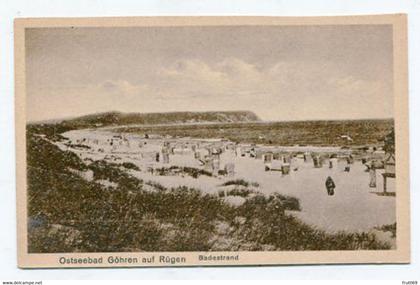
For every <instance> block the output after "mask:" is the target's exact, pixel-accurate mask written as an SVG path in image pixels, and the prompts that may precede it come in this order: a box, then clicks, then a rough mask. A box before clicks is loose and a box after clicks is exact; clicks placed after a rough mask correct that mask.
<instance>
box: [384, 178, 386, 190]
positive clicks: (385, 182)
mask: <svg viewBox="0 0 420 285" xmlns="http://www.w3.org/2000/svg"><path fill="white" fill-rule="evenodd" d="M384 193H386V175H384Z"/></svg>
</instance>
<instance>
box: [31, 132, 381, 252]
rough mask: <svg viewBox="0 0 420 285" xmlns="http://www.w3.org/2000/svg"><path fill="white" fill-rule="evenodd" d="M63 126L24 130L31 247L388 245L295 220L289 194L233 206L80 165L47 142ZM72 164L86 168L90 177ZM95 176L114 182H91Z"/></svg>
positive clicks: (111, 166)
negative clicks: (109, 184) (91, 175)
mask: <svg viewBox="0 0 420 285" xmlns="http://www.w3.org/2000/svg"><path fill="white" fill-rule="evenodd" d="M65 129H66V128H63V127H62V126H59V125H57V126H54V127H50V126H48V127H44V128H43V127H39V126H32V127H31V128H28V133H27V155H28V157H27V161H28V241H29V248H28V250H29V252H31V253H35V252H37V253H46V252H116V251H216V250H352V249H388V248H389V245H388V244H385V243H383V242H380V241H378V240H377V239H376V237H375V235H372V234H367V233H344V232H342V233H338V234H327V233H325V232H323V231H320V230H317V229H314V228H313V227H310V226H308V225H306V224H303V223H302V222H300V221H299V220H298V219H297V218H295V217H293V216H291V215H288V214H287V211H297V210H299V209H300V206H299V201H298V200H297V199H295V198H292V197H285V196H282V195H280V194H276V195H270V196H264V195H261V194H258V193H254V192H253V193H252V194H253V195H248V197H246V201H245V202H244V203H243V204H242V205H240V206H233V205H231V204H229V203H228V202H226V201H225V198H223V197H218V196H217V195H216V194H215V195H210V194H203V193H202V192H201V191H199V190H197V189H190V188H186V187H178V188H172V189H167V188H165V187H163V186H161V185H159V184H157V183H153V182H144V181H142V180H139V179H137V178H135V177H133V176H131V175H130V174H129V173H128V171H127V169H134V167H133V165H130V164H126V165H124V164H116V163H109V162H106V161H96V162H93V163H91V164H89V165H85V164H84V163H83V162H82V161H81V159H80V158H79V157H78V156H77V155H76V154H74V153H72V152H67V151H61V150H60V149H59V148H58V147H56V146H55V145H54V144H52V143H51V142H50V141H48V140H53V141H54V140H60V139H61V138H60V131H62V130H65ZM39 134H42V135H46V137H47V138H48V140H46V139H44V138H43V137H41V136H39ZM75 170H76V171H80V172H84V171H93V173H94V180H93V181H90V182H89V181H87V180H85V179H83V178H82V177H81V176H79V175H77V173H76V172H75ZM103 179H107V180H109V181H111V182H113V183H115V184H116V185H117V187H113V188H112V187H105V186H103V185H101V184H100V183H96V182H95V181H96V180H103ZM235 183H237V182H235ZM235 183H233V184H232V185H234V184H235ZM238 183H239V184H241V187H247V186H246V185H250V184H249V182H246V181H243V182H238ZM150 188H152V189H153V191H150V190H151V189H150ZM230 194H231V195H234V194H235V193H230Z"/></svg>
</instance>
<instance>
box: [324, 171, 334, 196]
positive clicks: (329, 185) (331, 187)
mask: <svg viewBox="0 0 420 285" xmlns="http://www.w3.org/2000/svg"><path fill="white" fill-rule="evenodd" d="M325 187H326V188H327V193H328V196H333V195H334V189H335V183H334V180H333V179H332V178H331V176H328V177H327V180H326V181H325Z"/></svg>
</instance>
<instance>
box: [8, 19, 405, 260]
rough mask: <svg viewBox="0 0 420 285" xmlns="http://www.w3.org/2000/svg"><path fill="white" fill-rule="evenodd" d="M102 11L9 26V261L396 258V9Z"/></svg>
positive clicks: (399, 187)
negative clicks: (14, 243)
mask: <svg viewBox="0 0 420 285" xmlns="http://www.w3.org/2000/svg"><path fill="white" fill-rule="evenodd" d="M111 19H112V18H108V19H106V18H102V19H92V18H85V19H61V20H60V19H50V20H48V19H26V20H25V19H23V20H21V21H18V22H16V23H15V31H16V38H15V44H16V49H17V51H16V66H17V71H16V72H17V73H16V74H17V79H16V80H17V81H16V85H17V87H16V90H17V91H16V92H17V99H16V110H17V111H16V112H17V122H18V123H19V125H18V126H17V131H16V133H17V134H16V135H17V141H18V142H19V146H18V147H17V155H18V179H19V177H21V178H22V180H20V181H21V182H18V218H19V224H18V235H19V236H18V245H19V252H20V254H19V256H20V266H22V267H46V266H48V267H74V266H76V267H84V266H92V267H100V266H173V265H176V266H189V265H200V266H206V265H250V264H256V265H258V264H299V263H365V262H381V263H389V262H392V263H401V262H403V263H405V262H409V242H410V240H409V200H408V158H407V157H408V121H407V113H406V112H407V110H408V109H407V98H406V97H407V70H406V52H407V51H406V34H405V25H406V20H405V17H404V15H387V16H358V17H309V18H298V17H296V18H281V17H196V18H194V17H149V18H141V17H140V18H131V19H130V18H117V19H112V20H111ZM44 257H45V258H44Z"/></svg>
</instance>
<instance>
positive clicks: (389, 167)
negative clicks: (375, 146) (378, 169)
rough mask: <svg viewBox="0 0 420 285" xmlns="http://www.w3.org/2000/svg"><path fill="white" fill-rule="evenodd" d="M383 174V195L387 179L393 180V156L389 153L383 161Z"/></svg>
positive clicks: (385, 190)
mask: <svg viewBox="0 0 420 285" xmlns="http://www.w3.org/2000/svg"><path fill="white" fill-rule="evenodd" d="M384 167H385V172H384V173H382V177H383V178H384V193H386V192H387V179H388V178H395V156H394V154H392V153H389V154H388V155H387V156H386V157H385V160H384Z"/></svg>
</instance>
